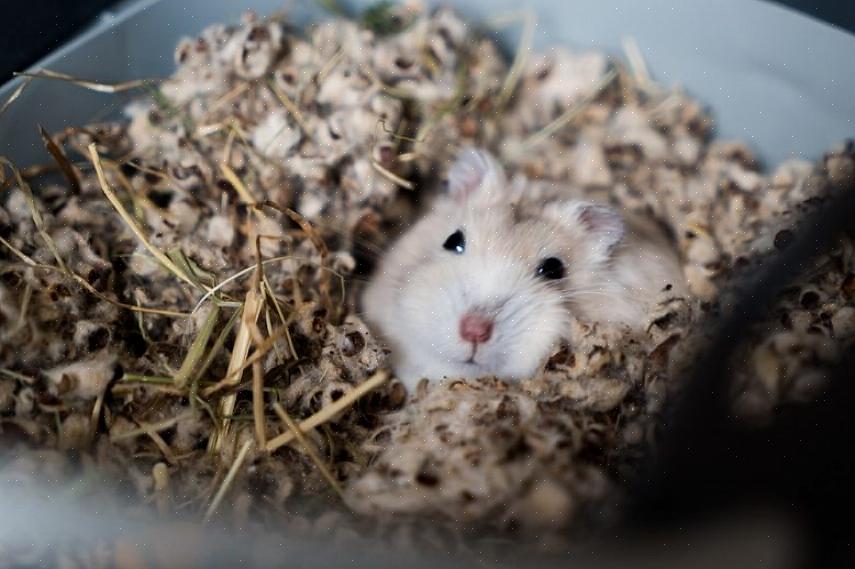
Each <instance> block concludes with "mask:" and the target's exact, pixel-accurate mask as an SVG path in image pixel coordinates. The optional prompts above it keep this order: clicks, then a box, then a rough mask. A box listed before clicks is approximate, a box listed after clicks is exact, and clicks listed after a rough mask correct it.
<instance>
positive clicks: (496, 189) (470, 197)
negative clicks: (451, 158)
mask: <svg viewBox="0 0 855 569" xmlns="http://www.w3.org/2000/svg"><path fill="white" fill-rule="evenodd" d="M506 184H507V181H506V179H505V172H504V170H503V169H502V166H501V165H500V164H499V163H498V162H497V161H496V159H495V158H494V157H493V155H492V154H490V153H489V152H488V151H486V150H484V149H482V148H474V147H471V146H470V147H467V148H464V149H463V150H462V151H461V152H460V154H458V155H457V160H456V161H455V162H454V164H452V166H451V168H450V169H449V171H448V192H449V194H450V195H451V197H452V198H454V200H455V201H456V202H458V203H460V204H464V203H467V202H473V201H477V202H480V203H490V202H493V201H496V200H497V199H498V198H499V196H500V195H501V193H502V192H503V191H504V188H505V185H506Z"/></svg>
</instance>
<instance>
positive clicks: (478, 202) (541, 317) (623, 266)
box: [363, 148, 684, 390]
mask: <svg viewBox="0 0 855 569" xmlns="http://www.w3.org/2000/svg"><path fill="white" fill-rule="evenodd" d="M514 194H515V192H512V191H511V189H510V186H509V184H508V182H507V180H506V177H505V174H504V172H503V170H502V168H501V166H500V165H499V164H498V163H497V162H496V160H495V159H494V158H493V157H492V156H491V155H490V154H489V153H488V152H487V151H485V150H481V149H475V148H467V149H464V150H463V151H462V152H461V153H460V155H459V156H458V158H457V161H456V162H455V163H454V164H453V165H452V166H451V168H450V170H449V173H448V192H447V195H442V196H441V197H439V198H438V199H437V201H436V202H435V203H434V204H433V207H432V209H431V211H430V212H429V213H428V214H427V215H426V216H425V217H424V218H422V219H421V220H420V221H418V222H417V223H416V224H415V225H414V226H413V227H412V228H411V229H410V230H409V231H407V232H405V233H404V234H403V235H402V236H401V238H400V239H399V240H398V241H397V242H396V243H394V244H393V245H392V247H391V248H390V249H389V251H388V252H386V254H385V255H384V257H383V259H382V260H381V262H380V265H379V266H378V268H377V270H376V272H375V274H374V275H373V277H372V280H371V282H370V283H369V285H368V287H367V288H366V290H365V293H364V297H363V307H364V311H365V316H366V319H367V320H368V323H369V324H370V325H372V326H373V327H374V328H375V330H376V331H378V332H379V333H380V334H381V335H382V336H383V338H384V339H385V340H386V341H387V342H388V343H389V345H390V347H391V348H392V352H393V354H392V357H393V362H394V368H395V373H396V375H397V377H398V378H399V379H400V380H401V381H402V382H403V383H404V384H405V385H406V386H407V388H408V389H410V390H412V389H413V388H414V387H415V385H416V384H417V383H418V382H419V380H420V379H422V378H428V379H441V378H444V377H455V378H457V377H462V378H475V377H481V376H487V375H494V376H496V377H499V378H503V379H525V378H527V377H531V376H533V375H534V374H535V373H536V372H537V371H538V369H539V368H540V366H542V365H543V364H544V362H545V361H546V359H547V358H548V356H549V355H550V354H551V353H552V351H553V350H554V349H555V347H556V346H557V344H558V343H559V342H560V341H561V340H562V339H568V335H569V333H570V328H571V325H570V323H571V319H572V318H578V319H579V320H581V321H597V322H612V323H616V324H620V325H625V326H628V327H630V328H632V329H636V330H638V329H640V328H642V327H643V326H644V324H645V321H646V318H647V315H648V311H649V309H650V303H651V302H652V301H653V300H654V299H655V298H656V297H657V295H658V294H659V293H660V292H661V291H663V290H665V289H666V288H668V289H669V290H674V292H675V293H676V292H679V291H681V290H683V288H684V284H683V278H682V272H681V270H680V266H679V264H678V261H677V258H676V255H675V254H674V252H673V251H672V250H671V249H670V248H669V247H668V245H667V242H666V241H665V240H664V238H662V237H661V235H659V236H657V235H656V232H655V231H649V230H648V231H642V230H640V228H639V227H631V226H630V225H631V224H630V223H628V222H627V220H626V219H625V218H624V217H623V216H621V214H620V213H618V212H617V211H615V210H613V209H611V208H609V207H607V206H605V205H599V204H594V203H589V202H583V201H577V200H560V201H551V202H547V203H539V204H529V205H528V206H526V205H524V204H523V203H522V201H521V200H518V199H515V195H514Z"/></svg>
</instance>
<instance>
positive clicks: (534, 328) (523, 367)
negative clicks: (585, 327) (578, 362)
mask: <svg viewBox="0 0 855 569" xmlns="http://www.w3.org/2000/svg"><path fill="white" fill-rule="evenodd" d="M505 313H506V314H510V315H512V318H509V319H508V320H506V321H504V322H502V327H503V332H502V336H501V339H500V342H498V343H497V344H498V345H497V346H496V348H497V350H500V351H501V352H502V356H503V357H502V360H503V362H502V366H501V369H499V370H497V375H500V376H502V377H506V378H509V379H527V378H530V377H532V376H533V375H534V374H535V373H537V371H538V369H539V368H540V367H541V366H542V365H543V363H544V362H545V361H546V358H547V357H549V355H550V354H551V352H552V350H553V349H554V348H555V347H556V346H557V344H558V343H559V341H560V340H561V338H562V337H563V336H565V335H566V334H567V333H568V330H569V325H570V317H569V314H568V313H567V310H566V308H565V307H564V305H563V303H562V302H561V299H560V296H559V295H556V294H548V293H545V292H544V291H536V292H535V293H530V294H524V295H520V296H518V297H516V298H515V299H514V300H513V301H512V302H510V303H508V306H507V307H506V310H505Z"/></svg>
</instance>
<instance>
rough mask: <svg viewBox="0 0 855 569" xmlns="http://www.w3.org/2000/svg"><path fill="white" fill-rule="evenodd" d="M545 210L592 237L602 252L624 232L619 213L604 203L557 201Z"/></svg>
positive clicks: (584, 234) (551, 215)
mask: <svg viewBox="0 0 855 569" xmlns="http://www.w3.org/2000/svg"><path fill="white" fill-rule="evenodd" d="M545 212H546V215H547V216H549V217H552V218H554V219H558V220H559V221H561V222H562V223H565V224H567V225H568V227H571V228H574V229H575V230H576V231H578V232H579V233H580V235H582V236H584V237H586V238H588V239H594V240H595V242H596V243H597V248H598V249H600V250H601V251H602V252H604V253H608V252H609V251H611V250H612V249H613V248H614V246H615V245H617V244H618V243H620V241H621V240H622V239H623V237H624V235H625V234H626V225H625V224H624V221H623V217H621V214H620V213H619V212H618V211H616V210H614V209H612V208H610V207H608V206H605V205H600V204H594V203H589V202H580V201H568V202H558V203H552V204H550V205H548V206H547V207H546V211H545Z"/></svg>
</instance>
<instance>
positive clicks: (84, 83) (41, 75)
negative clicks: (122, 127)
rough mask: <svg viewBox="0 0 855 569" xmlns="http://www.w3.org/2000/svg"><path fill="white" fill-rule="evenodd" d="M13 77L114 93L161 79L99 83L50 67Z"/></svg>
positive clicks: (16, 74)
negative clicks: (44, 80)
mask: <svg viewBox="0 0 855 569" xmlns="http://www.w3.org/2000/svg"><path fill="white" fill-rule="evenodd" d="M14 75H15V77H28V78H30V79H54V80H57V81H65V82H68V83H71V84H73V85H77V86H78V87H83V88H84V89H89V90H90V91H96V92H98V93H108V94H115V93H121V92H123V91H130V90H131V89H139V88H142V87H145V86H147V85H151V84H153V83H157V82H160V81H162V80H161V79H135V80H133V81H124V82H122V83H112V84H110V83H99V82H97V81H89V80H86V79H78V78H76V77H73V76H71V75H68V74H66V73H59V72H57V71H51V70H50V69H40V70H38V71H34V72H27V71H18V72H16V73H14Z"/></svg>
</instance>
